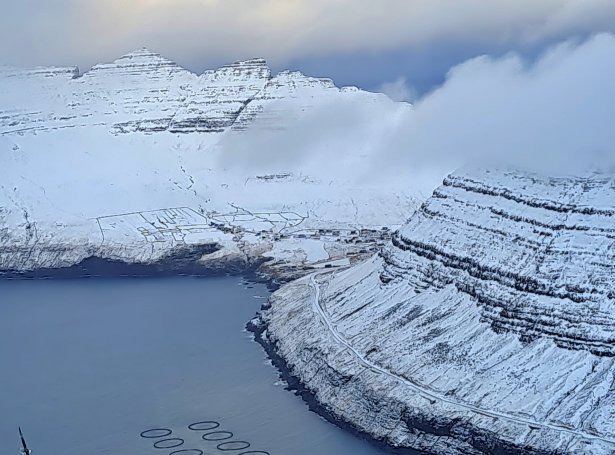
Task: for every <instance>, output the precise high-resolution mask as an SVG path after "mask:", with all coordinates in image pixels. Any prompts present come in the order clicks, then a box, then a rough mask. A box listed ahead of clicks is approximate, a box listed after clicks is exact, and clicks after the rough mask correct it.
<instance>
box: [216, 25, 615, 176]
mask: <svg viewBox="0 0 615 455" xmlns="http://www.w3.org/2000/svg"><path fill="white" fill-rule="evenodd" d="M614 80H615V36H614V35H606V34H605V35H599V36H595V37H593V38H591V39H589V40H588V41H586V42H583V43H580V44H579V43H576V44H575V43H572V42H566V43H563V44H560V45H559V46H556V47H554V48H552V49H550V50H549V51H548V52H546V53H545V54H544V55H543V56H542V57H541V58H539V59H538V60H537V61H536V62H535V63H528V62H526V61H524V60H523V59H521V58H520V57H519V56H517V55H513V54H511V55H508V56H506V57H503V58H499V59H494V58H490V57H487V56H484V57H479V58H476V59H472V60H469V61H467V62H465V63H463V64H461V65H459V66H457V67H455V68H453V69H452V70H451V71H450V72H449V74H448V77H447V80H446V81H445V83H444V84H443V85H442V86H441V87H439V88H438V89H437V90H435V91H434V92H432V93H430V94H428V95H426V96H425V97H423V98H421V99H419V100H417V101H416V102H415V104H414V105H413V106H410V105H408V104H406V103H392V102H388V100H386V99H385V100H383V102H379V103H376V104H374V103H368V102H356V100H355V101H348V102H339V101H336V102H335V103H323V104H322V105H321V106H320V107H319V108H317V109H316V110H314V111H312V112H310V113H309V114H308V115H307V116H303V117H301V118H298V119H295V121H294V122H293V121H290V122H289V124H288V125H287V129H286V130H284V131H276V132H273V133H267V132H260V131H259V130H258V128H256V129H254V130H253V131H251V132H249V134H247V135H245V136H241V135H238V136H234V137H232V138H231V140H230V142H227V143H225V144H223V150H221V152H222V155H221V156H223V159H224V162H225V164H226V165H228V166H236V167H244V169H245V168H248V170H249V171H250V170H253V169H254V168H259V169H264V168H266V169H272V170H276V171H278V170H279V171H296V172H297V171H299V172H306V173H308V174H310V175H315V176H322V177H323V178H331V179H342V178H351V179H355V180H356V182H357V183H359V184H361V185H365V184H368V183H369V182H371V183H374V182H381V184H383V185H384V184H387V183H391V184H392V183H395V181H397V183H399V179H401V180H402V181H403V182H404V185H406V187H408V188H410V187H412V186H417V185H418V186H423V185H426V186H427V187H429V186H431V187H432V188H433V186H434V185H437V184H438V182H439V181H440V180H441V178H442V177H443V176H444V175H445V174H446V173H448V172H451V171H453V170H455V169H456V168H458V167H461V166H464V165H479V166H480V165H488V164H495V165H499V164H501V163H504V164H513V165H518V166H522V167H526V168H530V169H534V170H538V171H547V172H549V173H572V174H575V173H584V172H588V171H591V170H595V169H600V170H608V171H610V172H615V128H613V119H615V84H613V81H614ZM394 85H395V86H402V84H401V83H398V84H394ZM314 131H317V132H318V134H314V133H313V132H314ZM257 151H258V153H257ZM418 178H423V179H424V181H422V182H417V179H418Z"/></svg>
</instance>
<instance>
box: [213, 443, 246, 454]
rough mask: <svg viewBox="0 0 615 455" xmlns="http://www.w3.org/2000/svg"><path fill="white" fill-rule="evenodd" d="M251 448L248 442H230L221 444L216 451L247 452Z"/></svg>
mask: <svg viewBox="0 0 615 455" xmlns="http://www.w3.org/2000/svg"><path fill="white" fill-rule="evenodd" d="M248 447H250V443H249V442H246V441H228V442H221V443H220V444H218V445H217V447H216V449H218V450H220V451H222V452H230V451H231V450H245V449H247V448H248Z"/></svg>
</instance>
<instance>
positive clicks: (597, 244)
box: [262, 170, 615, 455]
mask: <svg viewBox="0 0 615 455" xmlns="http://www.w3.org/2000/svg"><path fill="white" fill-rule="evenodd" d="M614 217H615V180H614V179H613V177H612V176H604V175H591V176H587V177H583V178H580V177H579V178H564V177H562V178H549V177H543V176H539V175H530V174H524V173H521V172H518V171H516V172H502V171H493V170H492V171H490V172H489V171H471V170H465V171H460V172H458V173H455V174H453V175H451V176H450V177H448V178H447V179H446V180H445V181H444V184H443V185H442V186H441V187H440V188H439V189H437V190H436V191H435V192H434V194H433V196H432V197H431V198H430V199H429V200H428V201H427V202H426V203H425V204H423V206H422V207H421V208H420V210H418V211H417V212H416V213H415V215H414V216H413V217H412V218H411V219H410V220H409V221H408V223H407V224H405V225H404V226H403V227H402V228H401V229H400V230H399V231H398V232H397V233H396V234H395V235H394V236H393V239H392V242H391V243H390V244H389V246H388V247H387V248H385V249H384V250H383V251H382V252H381V253H380V254H379V255H377V256H374V257H373V258H372V259H371V260H369V261H367V262H366V263H364V264H361V265H359V266H356V267H354V268H350V269H348V270H346V271H342V272H335V273H333V274H325V275H317V276H315V277H312V278H311V279H309V278H305V279H302V280H299V281H297V282H294V283H291V284H290V285H287V286H286V287H284V288H282V289H281V290H280V291H279V292H278V293H277V294H276V295H275V297H274V300H273V302H272V307H271V309H269V310H268V311H267V312H266V314H265V315H264V316H263V321H262V322H263V323H264V324H265V326H266V327H267V336H268V337H269V341H270V342H271V343H274V344H275V345H276V348H277V350H278V353H279V354H280V355H281V356H282V357H284V358H285V360H286V361H287V362H288V363H289V365H290V366H291V369H292V371H293V373H294V374H295V375H297V376H298V377H299V378H300V379H302V380H303V381H304V383H305V384H306V386H307V387H308V388H309V389H311V390H312V391H314V392H315V394H316V397H317V399H318V400H319V401H320V402H321V403H323V404H324V405H325V406H326V407H327V409H330V410H333V412H335V413H336V414H338V415H339V416H340V417H342V418H343V419H346V420H348V421H349V422H351V423H352V424H354V425H355V426H357V427H358V428H360V429H361V430H363V431H366V432H368V433H370V434H372V435H373V436H375V437H377V438H381V439H383V440H386V441H387V442H389V443H390V444H392V445H396V446H400V447H411V448H416V449H421V450H425V451H427V452H429V453H438V454H455V453H464V454H466V453H575V454H593V455H597V454H611V453H614V452H615V419H614V417H615V363H614V359H615V284H614V283H613V279H612V278H613V272H614V270H615V237H614V235H613V234H614V232H615V231H614V230H613V219H614Z"/></svg>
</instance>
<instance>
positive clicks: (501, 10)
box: [0, 0, 615, 97]
mask: <svg viewBox="0 0 615 455" xmlns="http://www.w3.org/2000/svg"><path fill="white" fill-rule="evenodd" d="M0 2H2V14H1V15H0V62H2V63H7V64H12V65H19V66H34V65H51V64H55V65H62V66H64V65H78V66H79V67H80V68H81V69H82V70H84V69H87V68H89V67H90V66H91V65H93V64H94V63H97V62H100V61H109V60H113V59H114V58H117V57H119V56H120V55H122V54H124V53H126V52H128V51H130V50H132V49H136V48H140V47H143V46H145V47H148V48H150V49H152V50H155V51H158V52H160V53H162V54H163V55H165V56H166V57H168V58H171V59H173V60H175V61H177V62H178V63H180V64H181V65H183V66H185V67H187V68H189V69H191V70H193V71H196V72H200V71H202V70H203V69H205V68H210V67H215V66H216V65H219V64H222V63H225V62H229V61H234V60H238V59H245V58H250V57H256V56H259V57H264V58H266V59H267V60H268V61H269V62H270V64H271V65H272V67H273V68H274V69H275V70H281V69H286V68H290V69H299V70H302V71H304V72H306V73H308V74H310V75H315V76H328V77H332V78H333V79H334V80H335V81H336V82H337V83H338V84H339V85H350V84H352V85H359V86H361V87H364V88H368V89H377V88H379V87H381V86H382V84H388V85H386V86H385V87H388V88H390V89H392V90H393V92H392V93H394V94H395V93H397V94H398V95H399V96H400V97H401V96H407V97H413V96H415V94H416V92H417V91H418V92H425V91H426V90H427V89H430V88H432V87H433V86H434V85H437V84H439V83H441V82H442V81H443V80H444V77H445V74H446V72H447V71H448V69H449V68H451V67H452V66H454V65H455V64H458V63H461V62H462V61H464V60H466V59H468V58H470V57H474V56H477V55H480V54H485V53H487V54H491V55H495V56H501V55H504V54H506V53H508V52H510V51H515V52H517V53H519V54H521V55H524V56H525V57H528V58H530V59H531V58H533V57H534V56H536V55H539V54H540V53H541V52H542V50H543V49H544V48H545V47H546V46H549V45H551V44H552V43H554V42H557V41H561V40H562V39H566V38H571V37H578V38H584V37H587V36H588V35H590V34H594V33H598V32H603V31H610V32H615V6H614V4H613V0H18V1H15V0H0ZM401 82H404V84H403V85H402V83H401ZM395 84H397V85H395ZM408 86H410V89H408ZM400 90H401V91H400Z"/></svg>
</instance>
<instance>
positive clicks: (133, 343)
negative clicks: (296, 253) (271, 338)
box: [0, 277, 384, 455]
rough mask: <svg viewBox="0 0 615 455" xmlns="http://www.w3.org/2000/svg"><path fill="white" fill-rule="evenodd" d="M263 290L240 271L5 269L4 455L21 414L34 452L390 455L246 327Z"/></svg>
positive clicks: (0, 376)
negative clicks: (335, 416)
mask: <svg viewBox="0 0 615 455" xmlns="http://www.w3.org/2000/svg"><path fill="white" fill-rule="evenodd" d="M268 295H269V293H268V291H267V289H266V288H265V286H263V285H252V284H247V283H246V282H244V281H243V280H242V279H240V278H231V277H224V278H191V277H176V278H155V279H151V278H149V279H148V278H134V279H131V278H124V279H80V280H79V279H77V280H37V281H2V280H0V453H2V454H17V453H18V450H19V440H18V432H17V427H18V425H21V426H22V428H23V430H24V432H25V435H26V438H27V440H28V443H29V444H30V446H31V448H32V449H33V451H34V455H59V454H62V455H90V454H91V455H95V454H113V455H129V454H144V455H147V454H152V455H169V454H171V453H174V452H176V451H179V452H177V455H199V454H200V451H202V452H203V454H205V455H223V454H227V455H233V454H237V455H239V454H241V453H246V454H247V455H264V454H266V453H269V454H271V455H308V454H309V455H334V454H349V455H375V454H383V453H384V452H383V451H381V450H379V449H377V448H375V447H372V446H371V445H370V444H368V443H367V442H364V441H362V440H360V439H358V438H355V437H354V436H352V435H350V434H348V433H346V432H344V431H342V430H340V429H338V428H337V427H335V426H334V425H331V424H329V423H327V422H325V421H324V420H323V419H321V418H320V417H319V416H317V415H316V414H314V413H312V412H310V411H309V410H308V409H307V406H306V405H305V404H304V403H303V401H302V400H301V399H300V398H299V397H296V396H295V395H293V394H292V393H290V392H287V391H285V390H284V388H283V386H282V385H281V384H279V383H278V377H277V372H276V371H275V369H274V368H273V367H272V366H271V365H270V364H269V363H268V362H267V360H266V357H265V354H264V352H263V350H262V348H261V347H260V346H259V345H258V344H257V343H255V342H254V341H252V339H251V335H250V334H249V333H247V332H246V331H245V330H244V326H245V323H246V322H247V321H248V320H249V319H251V318H252V317H253V316H254V314H255V313H256V311H257V310H258V308H259V307H260V305H261V304H262V303H263V301H264V299H266V298H267V297H268ZM196 422H206V423H202V424H200V425H196V426H194V425H193V428H195V429H196V430H198V431H194V430H190V429H189V428H188V427H189V426H190V425H191V424H194V423H196ZM214 427H215V428H214ZM152 428H160V429H164V430H160V431H154V432H146V433H144V435H145V436H152V437H150V438H143V437H141V436H140V435H141V433H142V432H143V431H145V430H148V429H152ZM207 429H209V430H207ZM169 432H171V433H170V434H169V435H168V436H166V437H163V436H162V435H165V434H167V433H169ZM203 436H205V438H206V439H208V440H203V439H202V437H203ZM170 438H176V439H170ZM238 441H244V442H238ZM231 442H232V443H231ZM180 443H181V445H180ZM154 444H156V445H158V446H159V447H160V448H155V447H154ZM246 444H250V446H249V447H248V446H247V445H246ZM171 446H176V447H171ZM221 449H222V450H221Z"/></svg>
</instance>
